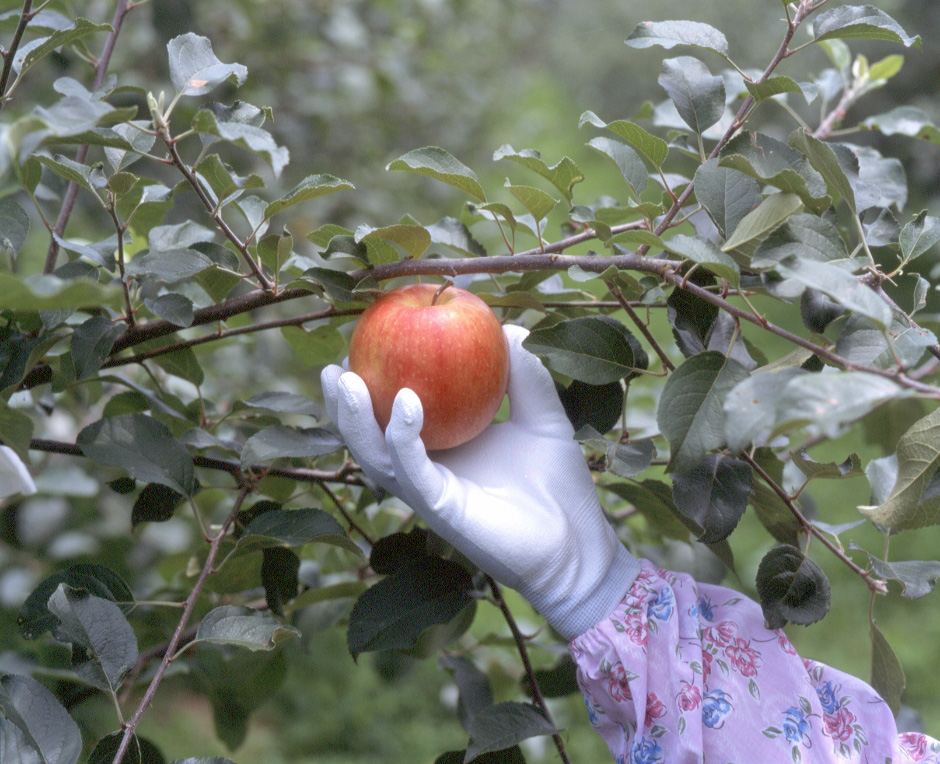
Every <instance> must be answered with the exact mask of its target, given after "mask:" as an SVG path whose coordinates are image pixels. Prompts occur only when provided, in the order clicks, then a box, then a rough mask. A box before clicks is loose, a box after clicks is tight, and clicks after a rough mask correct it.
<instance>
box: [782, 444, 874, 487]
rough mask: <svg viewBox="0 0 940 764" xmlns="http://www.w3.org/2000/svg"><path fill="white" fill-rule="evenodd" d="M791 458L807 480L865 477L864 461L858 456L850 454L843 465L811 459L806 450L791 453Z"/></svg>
mask: <svg viewBox="0 0 940 764" xmlns="http://www.w3.org/2000/svg"><path fill="white" fill-rule="evenodd" d="M790 457H791V458H792V459H793V463H794V464H795V465H796V466H797V467H799V468H800V472H802V473H803V474H804V475H806V479H807V480H815V479H817V478H821V479H830V480H831V479H835V480H840V479H842V478H853V477H859V476H860V475H864V474H865V471H864V470H863V469H862V461H861V459H859V458H858V455H857V454H849V456H848V458H847V459H846V460H845V461H844V462H842V463H841V464H836V463H835V462H817V461H814V460H812V459H810V458H809V456H808V455H807V454H806V451H805V450H800V451H791V452H790Z"/></svg>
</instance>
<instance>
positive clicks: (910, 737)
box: [898, 732, 927, 761]
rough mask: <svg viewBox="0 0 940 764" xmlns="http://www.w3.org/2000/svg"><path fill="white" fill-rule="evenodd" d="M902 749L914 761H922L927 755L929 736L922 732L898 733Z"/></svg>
mask: <svg viewBox="0 0 940 764" xmlns="http://www.w3.org/2000/svg"><path fill="white" fill-rule="evenodd" d="M898 739H899V740H900V741H901V750H902V751H904V753H906V754H907V756H908V758H910V759H912V760H913V761H920V760H921V759H923V758H924V756H926V755H927V738H926V736H925V735H923V734H921V733H920V732H905V733H903V734H901V735H898Z"/></svg>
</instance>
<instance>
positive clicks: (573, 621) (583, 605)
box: [533, 544, 640, 641]
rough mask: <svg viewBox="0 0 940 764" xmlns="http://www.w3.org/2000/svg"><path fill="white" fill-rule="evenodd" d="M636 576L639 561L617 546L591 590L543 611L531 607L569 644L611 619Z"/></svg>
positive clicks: (620, 545)
mask: <svg viewBox="0 0 940 764" xmlns="http://www.w3.org/2000/svg"><path fill="white" fill-rule="evenodd" d="M639 573H640V561H639V560H638V559H636V558H635V557H634V556H633V555H632V554H630V552H628V551H627V548H626V547H625V546H623V544H618V548H617V552H616V553H615V554H614V556H613V558H612V559H611V561H610V565H609V566H608V568H607V571H606V573H605V574H603V575H601V576H599V577H598V579H597V583H596V584H595V585H594V587H593V589H591V590H590V591H588V592H586V593H585V594H584V595H583V596H581V597H570V598H565V599H564V600H561V601H556V602H554V603H552V605H551V606H550V607H546V608H545V609H544V610H542V609H540V608H539V607H538V605H537V604H536V603H533V604H534V605H535V607H536V610H539V612H540V613H541V614H542V615H543V616H544V617H545V620H546V621H548V623H549V624H550V625H551V627H552V628H553V629H555V631H557V632H558V633H559V634H560V635H561V636H562V637H564V638H565V639H566V640H568V641H571V640H572V639H574V638H575V637H577V636H580V635H581V634H583V633H584V632H586V631H587V630H588V629H590V628H592V627H593V626H595V625H596V624H598V623H599V622H600V621H601V620H602V619H603V618H605V617H606V616H608V615H610V614H611V613H612V612H613V611H614V608H615V607H617V605H619V604H620V601H621V600H622V599H623V598H624V596H625V595H626V593H627V591H629V589H630V587H631V586H632V585H633V582H634V581H635V580H636V577H637V576H638V575H639Z"/></svg>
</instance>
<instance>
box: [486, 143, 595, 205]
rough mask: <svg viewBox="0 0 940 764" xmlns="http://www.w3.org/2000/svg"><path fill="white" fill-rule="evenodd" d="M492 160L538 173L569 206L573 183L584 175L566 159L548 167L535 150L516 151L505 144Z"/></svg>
mask: <svg viewBox="0 0 940 764" xmlns="http://www.w3.org/2000/svg"><path fill="white" fill-rule="evenodd" d="M493 159H494V161H498V160H500V159H509V160H511V161H513V162H517V163H518V164H521V165H522V166H523V167H526V168H528V169H529V170H532V171H533V172H536V173H538V174H539V175H541V176H542V177H543V178H545V179H546V180H547V181H548V182H549V183H551V184H552V185H553V186H554V187H555V188H557V189H558V190H559V191H561V193H562V194H563V195H564V197H565V199H567V200H568V203H569V204H570V203H571V189H572V187H573V186H574V184H575V183H579V182H581V181H582V180H584V175H583V174H582V172H581V171H580V170H579V169H578V166H577V165H576V164H575V163H574V162H573V161H572V160H571V159H569V158H568V157H564V158H563V159H562V160H561V161H560V162H558V163H557V164H554V165H552V166H551V167H549V166H548V165H547V164H546V163H545V161H544V160H543V159H542V155H541V154H539V152H538V151H536V150H535V149H523V150H522V151H516V150H515V149H514V148H513V147H512V146H510V145H508V144H505V145H503V146H500V147H499V148H498V149H496V151H495V153H494V154H493Z"/></svg>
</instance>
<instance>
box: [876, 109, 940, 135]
mask: <svg viewBox="0 0 940 764" xmlns="http://www.w3.org/2000/svg"><path fill="white" fill-rule="evenodd" d="M861 126H862V127H867V128H868V129H869V130H878V131H879V132H881V133H882V134H883V135H907V136H909V137H911V138H920V139H922V140H925V141H930V143H936V144H940V128H938V127H937V126H936V125H935V124H934V123H933V122H932V121H931V119H930V117H928V116H927V115H926V114H925V113H924V112H923V111H921V110H920V109H918V108H917V107H916V106H898V107H896V108H894V109H892V110H891V111H889V112H886V113H885V114H878V115H876V116H874V117H868V118H867V119H864V120H862V122H861Z"/></svg>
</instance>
